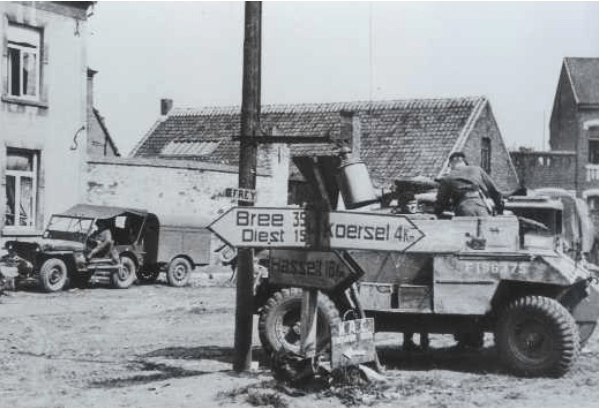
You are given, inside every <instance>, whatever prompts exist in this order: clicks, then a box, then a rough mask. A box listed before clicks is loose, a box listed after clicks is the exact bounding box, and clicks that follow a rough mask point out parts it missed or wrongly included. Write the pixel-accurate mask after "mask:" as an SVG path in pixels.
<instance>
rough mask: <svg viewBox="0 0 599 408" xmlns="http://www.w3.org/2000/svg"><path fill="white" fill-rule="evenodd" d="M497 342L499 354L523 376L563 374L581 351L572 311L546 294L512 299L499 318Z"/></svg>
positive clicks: (554, 375)
mask: <svg viewBox="0 0 599 408" xmlns="http://www.w3.org/2000/svg"><path fill="white" fill-rule="evenodd" d="M495 343H496V344H497V349H498V351H499V355H500V358H502V359H503V360H504V362H505V363H506V364H507V365H508V367H510V368H511V369H512V370H513V371H514V372H516V373H517V374H520V375H524V376H553V377H559V376H562V375H564V374H565V373H566V372H567V371H568V370H569V369H570V368H571V367H572V365H573V364H574V362H575V361H576V358H577V357H578V353H579V351H580V344H579V336H578V329H577V326H576V322H575V321H574V318H573V317H572V315H570V313H569V312H568V310H566V308H564V307H563V306H562V305H561V304H560V303H559V302H557V301H556V300H554V299H551V298H547V297H543V296H525V297H522V298H518V299H516V300H514V301H512V302H511V303H510V304H509V305H508V306H507V307H506V308H505V310H504V311H503V313H502V315H501V316H500V318H499V321H498V323H497V327H496V332H495Z"/></svg>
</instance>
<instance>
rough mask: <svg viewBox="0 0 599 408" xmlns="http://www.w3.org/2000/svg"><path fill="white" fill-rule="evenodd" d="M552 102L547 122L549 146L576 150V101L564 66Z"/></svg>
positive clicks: (557, 148) (553, 148) (552, 148)
mask: <svg viewBox="0 0 599 408" xmlns="http://www.w3.org/2000/svg"><path fill="white" fill-rule="evenodd" d="M553 103H554V105H553V112H552V114H551V120H550V124H549V146H550V148H551V150H571V151H576V150H577V149H576V137H577V135H578V133H577V129H578V124H577V122H578V121H577V118H576V111H577V109H576V101H575V100H574V94H573V93H572V85H571V84H570V80H569V78H568V75H567V74H566V70H565V68H564V67H562V71H561V74H560V78H559V81H558V87H557V92H556V96H555V101H554V102H553Z"/></svg>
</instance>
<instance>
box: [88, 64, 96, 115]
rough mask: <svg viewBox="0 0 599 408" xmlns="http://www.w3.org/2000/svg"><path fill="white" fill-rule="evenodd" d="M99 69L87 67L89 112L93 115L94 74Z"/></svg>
mask: <svg viewBox="0 0 599 408" xmlns="http://www.w3.org/2000/svg"><path fill="white" fill-rule="evenodd" d="M97 73H98V71H95V70H93V69H91V68H88V69H87V113H88V115H91V113H92V112H93V110H94V75H96V74H97Z"/></svg>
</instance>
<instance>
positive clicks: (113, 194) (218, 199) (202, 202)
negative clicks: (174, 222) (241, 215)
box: [85, 158, 286, 218]
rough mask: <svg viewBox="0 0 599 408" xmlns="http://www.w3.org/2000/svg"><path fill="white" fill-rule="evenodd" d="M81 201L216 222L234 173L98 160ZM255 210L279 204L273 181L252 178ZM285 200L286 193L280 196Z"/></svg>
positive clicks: (195, 165)
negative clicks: (259, 207) (187, 215)
mask: <svg viewBox="0 0 599 408" xmlns="http://www.w3.org/2000/svg"><path fill="white" fill-rule="evenodd" d="M87 177H88V179H87V186H86V189H85V202H87V203H90V204H98V205H115V206H125V207H133V208H142V209H147V210H149V211H150V212H154V213H157V214H196V215H201V216H205V217H209V218H216V217H217V216H218V215H219V214H221V213H223V212H224V211H226V210H227V209H229V208H230V207H232V206H235V205H237V200H236V199H231V198H229V197H226V196H225V190H226V189H227V188H237V186H238V169H237V168H236V167H232V166H219V165H208V164H207V163H201V162H185V161H180V160H153V159H152V160H148V159H135V158H102V159H93V160H90V161H89V163H88V175H87ZM256 184H257V188H256V189H257V191H258V194H257V202H256V203H255V205H257V206H275V205H283V204H281V203H280V202H279V201H277V200H278V198H277V197H275V194H274V191H275V189H274V187H273V178H272V177H270V176H267V175H263V174H259V175H258V177H257V181H256ZM285 200H286V195H285Z"/></svg>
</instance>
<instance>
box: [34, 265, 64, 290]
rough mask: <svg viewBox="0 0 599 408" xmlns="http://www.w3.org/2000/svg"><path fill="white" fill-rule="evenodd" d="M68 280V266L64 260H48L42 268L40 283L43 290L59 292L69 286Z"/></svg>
mask: <svg viewBox="0 0 599 408" xmlns="http://www.w3.org/2000/svg"><path fill="white" fill-rule="evenodd" d="M67 278H68V270H67V265H66V264H65V263H64V261H63V260H62V259H58V258H50V259H47V260H46V261H45V262H44V263H43V264H42V267H41V268H40V272H39V282H40V286H41V287H42V289H43V290H45V291H46V292H58V291H59V290H62V289H64V287H65V286H66V284H67V280H68V279H67Z"/></svg>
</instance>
